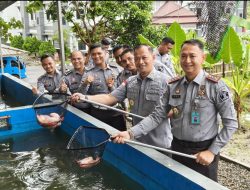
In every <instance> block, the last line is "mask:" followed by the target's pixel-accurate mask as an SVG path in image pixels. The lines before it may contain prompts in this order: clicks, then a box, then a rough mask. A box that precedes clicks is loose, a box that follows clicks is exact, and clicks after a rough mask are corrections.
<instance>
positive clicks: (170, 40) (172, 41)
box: [161, 37, 175, 45]
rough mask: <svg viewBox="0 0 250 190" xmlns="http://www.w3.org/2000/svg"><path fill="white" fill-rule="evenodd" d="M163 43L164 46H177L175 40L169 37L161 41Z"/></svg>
mask: <svg viewBox="0 0 250 190" xmlns="http://www.w3.org/2000/svg"><path fill="white" fill-rule="evenodd" d="M161 43H162V44H172V45H174V44H175V42H174V40H173V39H172V38H169V37H165V38H163V39H162V40H161Z"/></svg>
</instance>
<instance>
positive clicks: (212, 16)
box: [193, 1, 237, 58]
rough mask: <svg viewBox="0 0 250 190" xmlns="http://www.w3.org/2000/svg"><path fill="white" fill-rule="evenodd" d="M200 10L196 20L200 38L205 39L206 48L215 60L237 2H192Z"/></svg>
mask: <svg viewBox="0 0 250 190" xmlns="http://www.w3.org/2000/svg"><path fill="white" fill-rule="evenodd" d="M193 3H194V4H195V5H196V7H197V8H198V9H199V10H200V14H197V15H198V19H199V22H200V26H201V28H202V36H203V37H205V39H206V47H207V49H208V51H209V52H210V53H211V55H212V56H213V57H214V58H215V57H216V56H217V54H218V52H219V50H220V45H221V42H222V40H223V37H224V35H225V34H226V32H227V29H228V27H229V24H230V20H231V17H232V16H233V14H234V12H235V10H236V7H237V1H193Z"/></svg>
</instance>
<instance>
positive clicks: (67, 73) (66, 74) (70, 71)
mask: <svg viewBox="0 0 250 190" xmlns="http://www.w3.org/2000/svg"><path fill="white" fill-rule="evenodd" d="M72 72H73V70H67V71H65V73H64V75H65V76H68V75H69V74H70V73H72Z"/></svg>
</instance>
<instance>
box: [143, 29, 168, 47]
mask: <svg viewBox="0 0 250 190" xmlns="http://www.w3.org/2000/svg"><path fill="white" fill-rule="evenodd" d="M167 31H168V29H167V27H166V26H165V25H160V26H155V25H149V26H148V27H145V28H144V31H143V32H142V35H143V36H145V37H146V38H147V39H149V40H150V42H152V43H153V44H155V45H156V46H158V45H159V44H160V43H161V40H162V39H163V38H164V37H166V33H167Z"/></svg>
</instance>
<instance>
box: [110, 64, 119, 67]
mask: <svg viewBox="0 0 250 190" xmlns="http://www.w3.org/2000/svg"><path fill="white" fill-rule="evenodd" d="M109 66H110V67H114V68H118V67H117V66H116V65H111V64H109Z"/></svg>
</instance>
